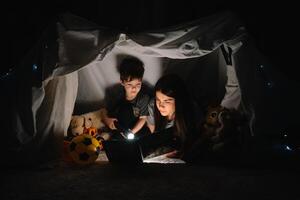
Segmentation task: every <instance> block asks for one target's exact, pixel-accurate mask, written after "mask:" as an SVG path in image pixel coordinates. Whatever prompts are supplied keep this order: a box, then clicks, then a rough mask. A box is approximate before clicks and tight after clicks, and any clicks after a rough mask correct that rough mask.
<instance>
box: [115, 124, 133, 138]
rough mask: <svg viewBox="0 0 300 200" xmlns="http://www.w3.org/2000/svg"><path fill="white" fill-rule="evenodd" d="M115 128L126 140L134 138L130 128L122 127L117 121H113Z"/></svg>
mask: <svg viewBox="0 0 300 200" xmlns="http://www.w3.org/2000/svg"><path fill="white" fill-rule="evenodd" d="M114 123H115V126H116V128H117V129H118V130H119V131H120V134H121V135H122V136H123V137H124V138H125V139H127V140H133V139H134V133H133V132H132V130H131V129H129V128H128V129H124V128H123V127H122V126H120V124H119V123H118V122H114Z"/></svg>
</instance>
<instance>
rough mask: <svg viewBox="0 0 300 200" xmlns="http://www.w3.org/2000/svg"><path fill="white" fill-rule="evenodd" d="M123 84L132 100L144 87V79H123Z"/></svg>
mask: <svg viewBox="0 0 300 200" xmlns="http://www.w3.org/2000/svg"><path fill="white" fill-rule="evenodd" d="M121 84H122V85H123V86H124V88H125V92H126V98H127V100H132V99H134V98H135V97H136V95H137V94H138V93H139V91H140V90H141V87H142V80H140V79H133V80H131V81H122V82H121Z"/></svg>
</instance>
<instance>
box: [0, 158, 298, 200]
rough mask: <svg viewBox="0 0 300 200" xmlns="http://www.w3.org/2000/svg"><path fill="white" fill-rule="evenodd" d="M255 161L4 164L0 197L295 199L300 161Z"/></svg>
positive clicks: (4, 199) (9, 199) (31, 198)
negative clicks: (7, 166)
mask: <svg viewBox="0 0 300 200" xmlns="http://www.w3.org/2000/svg"><path fill="white" fill-rule="evenodd" d="M260 161H262V160H260ZM260 161H258V162H257V163H251V162H249V163H247V162H244V163H242V164H241V163H239V164H234V163H231V164H228V163H227V164H221V163H219V164H217V163H214V164H213V163H208V162H206V163H199V164H194V165H191V164H157V163H144V164H142V165H136V166H128V165H126V166H125V165H113V164H110V163H108V162H107V161H99V160H97V161H96V163H95V164H93V165H91V166H88V167H86V166H78V165H74V164H68V163H65V162H60V163H53V164H47V165H43V166H40V167H36V168H35V169H26V170H25V169H5V170H2V171H1V173H3V176H2V177H3V178H2V179H1V182H2V186H1V191H2V192H1V194H2V195H1V199H2V200H6V199H7V200H13V199H30V200H35V199H99V200H100V199H181V200H183V199H207V200H215V199H222V200H223V199H243V200H245V199H249V200H250V199H251V200H253V199H270V200H274V199H282V200H283V199H289V198H291V197H293V199H300V190H299V182H300V181H299V178H300V173H299V172H300V170H299V169H300V167H299V166H300V165H294V166H293V163H294V162H287V160H277V161H275V160H274V162H267V161H266V162H264V163H263V162H262V164H260V163H259V162H260ZM269 161H270V160H269Z"/></svg>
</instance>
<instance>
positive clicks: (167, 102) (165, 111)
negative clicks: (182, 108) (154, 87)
mask: <svg viewBox="0 0 300 200" xmlns="http://www.w3.org/2000/svg"><path fill="white" fill-rule="evenodd" d="M155 96H156V98H155V102H156V106H157V109H158V110H159V112H160V114H161V115H162V116H164V117H167V119H168V120H173V119H174V117H175V99H174V98H173V97H169V96H167V95H165V94H163V93H162V92H160V91H156V93H155Z"/></svg>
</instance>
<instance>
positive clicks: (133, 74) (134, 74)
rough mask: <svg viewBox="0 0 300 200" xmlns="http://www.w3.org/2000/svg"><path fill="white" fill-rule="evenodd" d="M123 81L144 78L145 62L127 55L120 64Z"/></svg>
mask: <svg viewBox="0 0 300 200" xmlns="http://www.w3.org/2000/svg"><path fill="white" fill-rule="evenodd" d="M119 71H120V79H121V81H132V80H133V79H142V78H143V76H144V71H145V69H144V63H143V62H142V61H141V60H139V59H137V58H135V57H126V58H124V59H123V60H122V62H121V64H120V65H119Z"/></svg>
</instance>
